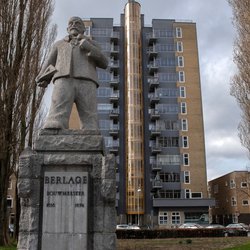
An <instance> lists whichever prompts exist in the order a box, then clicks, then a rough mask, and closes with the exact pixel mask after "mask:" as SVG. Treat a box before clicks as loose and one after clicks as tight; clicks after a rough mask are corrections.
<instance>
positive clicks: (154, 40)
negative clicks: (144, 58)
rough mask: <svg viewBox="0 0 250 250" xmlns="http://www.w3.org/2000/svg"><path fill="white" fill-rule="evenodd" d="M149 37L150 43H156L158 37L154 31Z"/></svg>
mask: <svg viewBox="0 0 250 250" xmlns="http://www.w3.org/2000/svg"><path fill="white" fill-rule="evenodd" d="M147 38H148V44H149V45H152V44H154V43H156V41H157V38H156V36H155V33H154V31H153V32H152V33H151V34H149V35H148V37H147Z"/></svg>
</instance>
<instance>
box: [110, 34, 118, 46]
mask: <svg viewBox="0 0 250 250" xmlns="http://www.w3.org/2000/svg"><path fill="white" fill-rule="evenodd" d="M119 38H120V33H119V32H118V31H112V33H111V36H110V40H111V41H112V42H116V43H117V42H118V40H119Z"/></svg>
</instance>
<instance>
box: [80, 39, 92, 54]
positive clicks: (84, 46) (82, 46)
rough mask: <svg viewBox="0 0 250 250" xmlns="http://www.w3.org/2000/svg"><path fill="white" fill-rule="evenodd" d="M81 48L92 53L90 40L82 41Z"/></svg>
mask: <svg viewBox="0 0 250 250" xmlns="http://www.w3.org/2000/svg"><path fill="white" fill-rule="evenodd" d="M79 46H80V48H81V49H83V50H86V51H88V52H89V51H90V44H89V42H88V40H87V39H85V38H84V39H82V40H81V41H80V45H79Z"/></svg>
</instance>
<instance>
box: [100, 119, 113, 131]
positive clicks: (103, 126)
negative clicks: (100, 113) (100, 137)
mask: <svg viewBox="0 0 250 250" xmlns="http://www.w3.org/2000/svg"><path fill="white" fill-rule="evenodd" d="M110 126H111V121H110V120H99V127H100V130H110Z"/></svg>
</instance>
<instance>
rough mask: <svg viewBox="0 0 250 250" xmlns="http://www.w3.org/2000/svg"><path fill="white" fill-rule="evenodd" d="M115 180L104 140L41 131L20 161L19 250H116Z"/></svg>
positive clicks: (83, 134)
mask: <svg viewBox="0 0 250 250" xmlns="http://www.w3.org/2000/svg"><path fill="white" fill-rule="evenodd" d="M115 179H116V178H115V157H114V156H113V155H107V156H103V138H102V136H100V135H96V134H91V132H84V131H81V130H41V131H40V133H39V135H38V137H37V138H36V140H35V144H34V148H33V149H31V148H26V149H25V150H24V152H23V153H22V154H21V156H20V161H19V178H18V193H19V197H20V200H21V216H20V232H19V239H18V250H52V249H53V250H114V249H116V235H115V227H116V210H115V194H116V180H115Z"/></svg>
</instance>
